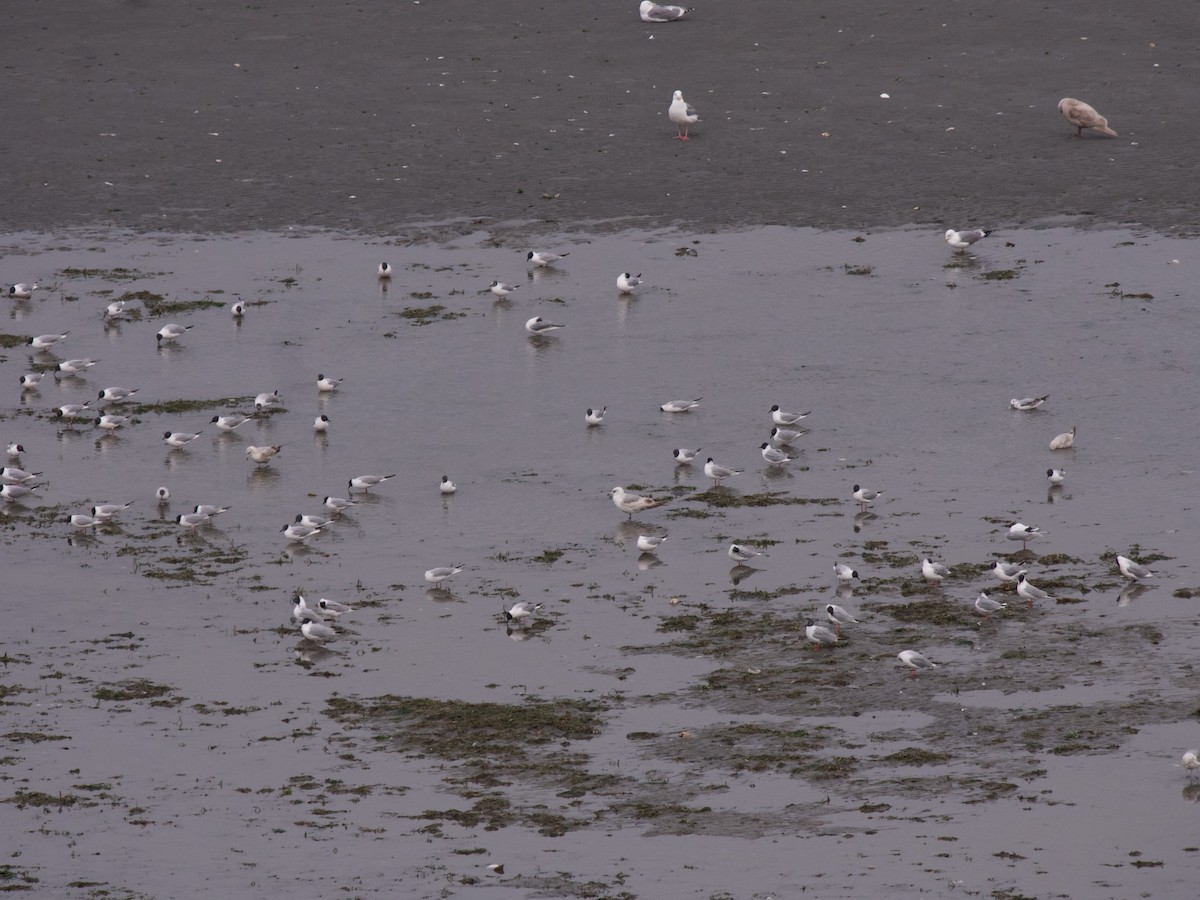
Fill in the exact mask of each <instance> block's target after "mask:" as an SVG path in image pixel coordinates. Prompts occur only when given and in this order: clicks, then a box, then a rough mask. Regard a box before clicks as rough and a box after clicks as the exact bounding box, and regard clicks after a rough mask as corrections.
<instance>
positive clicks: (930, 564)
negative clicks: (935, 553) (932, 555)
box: [921, 559, 950, 584]
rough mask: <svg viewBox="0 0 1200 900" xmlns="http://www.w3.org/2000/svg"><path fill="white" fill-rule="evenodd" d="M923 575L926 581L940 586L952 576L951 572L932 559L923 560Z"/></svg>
mask: <svg viewBox="0 0 1200 900" xmlns="http://www.w3.org/2000/svg"><path fill="white" fill-rule="evenodd" d="M921 574H922V575H924V576H925V580H926V581H931V582H933V583H934V584H940V583H941V582H942V580H943V579H944V578H945V577H946V576H947V575H949V574H950V570H949V569H948V568H946V567H945V566H944V565H942V564H941V563H938V562H934V561H933V560H931V559H923V560H921Z"/></svg>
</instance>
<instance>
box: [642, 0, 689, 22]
mask: <svg viewBox="0 0 1200 900" xmlns="http://www.w3.org/2000/svg"><path fill="white" fill-rule="evenodd" d="M691 11H692V8H691V7H690V6H669V5H667V4H660V3H654V2H652V0H642V5H641V6H640V7H639V8H638V15H640V16H641V17H642V21H643V22H674V21H676V20H678V19H682V18H683V17H684V16H686V15H687V14H688V13H690V12H691Z"/></svg>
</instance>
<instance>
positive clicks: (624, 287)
mask: <svg viewBox="0 0 1200 900" xmlns="http://www.w3.org/2000/svg"><path fill="white" fill-rule="evenodd" d="M641 283H642V273H641V272H638V273H637V274H636V275H630V274H629V273H628V272H622V273H621V274H620V275H618V276H617V290H618V291H620V292H621V293H622V294H632V293H633V292H634V291H635V290H637V287H638V285H640V284H641Z"/></svg>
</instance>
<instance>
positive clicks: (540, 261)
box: [525, 250, 571, 268]
mask: <svg viewBox="0 0 1200 900" xmlns="http://www.w3.org/2000/svg"><path fill="white" fill-rule="evenodd" d="M570 255H571V254H570V253H550V252H549V251H546V250H530V251H529V255H528V256H526V257H525V259H526V260H527V261H528V262H529V264H530V265H531V266H539V267H542V268H545V267H546V266H552V265H554V264H555V263H556V262H558V261H559V260H560V259H562V258H563V257H564V256H570Z"/></svg>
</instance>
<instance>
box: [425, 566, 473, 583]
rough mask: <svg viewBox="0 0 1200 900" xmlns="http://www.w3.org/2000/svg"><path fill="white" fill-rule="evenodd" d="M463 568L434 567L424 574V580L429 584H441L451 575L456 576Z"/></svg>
mask: <svg viewBox="0 0 1200 900" xmlns="http://www.w3.org/2000/svg"><path fill="white" fill-rule="evenodd" d="M463 568H464V567H463V566H435V567H434V568H432V569H429V570H428V571H426V572H425V580H426V581H428V582H429V583H430V584H441V583H442V582H443V581H445V580H446V579H447V578H449V577H450V576H451V575H457V574H458V573H459V572H461V571H462V570H463Z"/></svg>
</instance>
